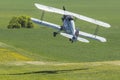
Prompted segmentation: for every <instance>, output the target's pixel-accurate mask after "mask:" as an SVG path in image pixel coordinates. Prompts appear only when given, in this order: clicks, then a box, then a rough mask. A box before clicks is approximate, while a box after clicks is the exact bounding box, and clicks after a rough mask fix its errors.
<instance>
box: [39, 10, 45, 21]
mask: <svg viewBox="0 0 120 80" xmlns="http://www.w3.org/2000/svg"><path fill="white" fill-rule="evenodd" d="M44 14H45V11H42V15H41V18H40V19H41V20H43V18H44Z"/></svg>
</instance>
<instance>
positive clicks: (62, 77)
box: [0, 0, 120, 80]
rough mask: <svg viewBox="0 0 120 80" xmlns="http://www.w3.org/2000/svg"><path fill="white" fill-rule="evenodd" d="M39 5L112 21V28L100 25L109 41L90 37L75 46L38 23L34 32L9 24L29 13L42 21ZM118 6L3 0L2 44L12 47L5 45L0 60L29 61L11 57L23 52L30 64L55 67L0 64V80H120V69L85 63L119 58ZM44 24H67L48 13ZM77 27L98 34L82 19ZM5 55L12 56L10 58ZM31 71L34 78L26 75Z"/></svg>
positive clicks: (104, 1)
mask: <svg viewBox="0 0 120 80" xmlns="http://www.w3.org/2000/svg"><path fill="white" fill-rule="evenodd" d="M35 2H37V3H41V4H44V5H48V6H53V7H57V8H62V6H63V5H64V6H65V7H66V9H67V10H68V11H72V12H76V13H79V14H82V15H85V16H89V17H92V18H95V19H98V20H102V21H105V22H108V23H110V24H111V26H112V27H111V28H109V29H106V28H102V27H101V28H100V30H99V35H100V36H103V37H106V38H107V40H108V42H106V43H100V42H97V41H94V40H91V39H89V40H90V43H89V44H86V43H82V42H76V43H73V44H71V43H70V42H69V41H68V39H67V38H64V37H62V36H59V35H58V36H57V37H56V38H54V37H52V32H53V31H54V30H52V29H49V28H45V27H43V26H41V25H36V24H35V28H34V29H14V30H8V29H7V25H8V22H9V20H10V19H11V18H12V17H13V16H18V15H27V16H31V17H35V18H40V16H41V11H40V10H38V9H37V8H35V6H34V3H35ZM119 4H120V1H119V0H114V1H112V0H50V1H48V0H36V1H34V0H29V1H24V0H17V1H11V0H1V2H0V42H2V43H5V44H6V45H8V46H4V47H3V45H2V46H1V45H0V54H1V55H0V61H1V62H4V61H5V59H6V60H7V61H9V60H11V61H13V60H15V61H22V60H24V59H20V58H18V57H17V59H16V57H15V56H14V57H13V56H12V57H10V56H11V54H10V53H11V52H15V54H14V55H17V54H18V55H19V56H24V57H27V58H30V60H37V61H43V62H44V61H45V62H53V63H51V64H50V65H32V64H25V65H19V66H18V65H14V64H13V65H12V64H9V62H5V63H2V64H0V80H14V79H15V80H119V78H120V77H119V75H120V72H119V71H120V66H119V65H113V64H106V63H102V65H99V66H94V65H95V64H96V63H93V64H90V63H84V62H101V61H116V60H117V61H119V60H120V50H119V48H120V36H119V35H120V31H119V29H120V23H119V21H120V15H119V14H120V10H119V9H120V5H119ZM44 20H47V21H50V22H53V23H56V24H59V25H61V24H62V22H61V15H58V14H53V13H47V12H46V13H45V18H44ZM76 26H77V27H78V28H80V30H82V31H86V32H91V33H94V30H95V26H96V25H93V24H90V23H87V22H84V21H81V20H78V19H77V20H76ZM1 48H2V49H1ZM3 48H4V51H3ZM5 52H6V54H7V55H8V56H7V55H5ZM6 56H7V58H6ZM3 57H4V58H3ZM57 62H61V63H63V62H70V63H74V62H75V63H77V64H74V65H59V66H55V65H56V64H57ZM10 63H14V62H10ZM118 64H119V63H118ZM42 71H51V72H55V71H57V72H58V73H55V74H51V73H50V74H48V73H41V72H42ZM30 72H33V74H25V75H24V74H22V73H30ZM37 72H38V73H37ZM19 73H20V74H22V75H19ZM11 74H18V75H11Z"/></svg>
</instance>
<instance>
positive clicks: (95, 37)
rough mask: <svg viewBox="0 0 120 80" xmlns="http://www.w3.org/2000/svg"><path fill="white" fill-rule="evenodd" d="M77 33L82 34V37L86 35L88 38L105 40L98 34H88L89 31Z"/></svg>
mask: <svg viewBox="0 0 120 80" xmlns="http://www.w3.org/2000/svg"><path fill="white" fill-rule="evenodd" d="M79 35H80V36H84V37H88V38H91V39H95V40H98V41H100V42H106V41H107V40H106V39H105V38H104V37H100V36H97V35H93V34H90V33H86V32H83V31H79Z"/></svg>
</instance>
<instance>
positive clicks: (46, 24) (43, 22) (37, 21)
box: [31, 18, 61, 30]
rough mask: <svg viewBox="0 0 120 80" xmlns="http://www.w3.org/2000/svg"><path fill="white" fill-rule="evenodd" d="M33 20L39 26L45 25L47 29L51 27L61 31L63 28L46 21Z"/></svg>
mask: <svg viewBox="0 0 120 80" xmlns="http://www.w3.org/2000/svg"><path fill="white" fill-rule="evenodd" d="M31 20H32V21H33V22H35V23H37V24H40V25H43V26H47V27H51V28H54V29H57V30H59V29H60V28H61V27H60V26H59V25H57V24H53V23H50V22H46V21H41V20H39V19H36V18H31Z"/></svg>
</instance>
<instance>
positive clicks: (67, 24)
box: [31, 3, 111, 43]
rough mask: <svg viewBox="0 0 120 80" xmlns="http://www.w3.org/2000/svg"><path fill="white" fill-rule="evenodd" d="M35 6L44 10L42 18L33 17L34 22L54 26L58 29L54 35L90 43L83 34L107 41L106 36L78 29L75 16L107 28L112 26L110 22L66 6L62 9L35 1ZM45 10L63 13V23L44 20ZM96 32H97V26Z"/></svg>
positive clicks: (72, 40)
mask: <svg viewBox="0 0 120 80" xmlns="http://www.w3.org/2000/svg"><path fill="white" fill-rule="evenodd" d="M35 6H36V7H37V8H38V9H40V10H43V13H42V16H41V20H39V19H36V18H31V20H32V21H33V22H35V23H37V24H40V25H44V26H47V27H51V28H54V29H56V30H58V31H56V32H53V36H54V37H56V35H57V34H60V35H62V36H64V37H67V38H69V40H70V41H71V42H72V43H73V42H75V41H77V40H78V41H81V42H85V43H89V41H88V40H87V39H85V38H82V36H84V37H87V38H91V39H95V40H98V41H100V42H106V41H107V40H106V39H105V38H103V37H100V36H97V35H96V34H89V33H86V32H83V31H79V30H77V29H76V28H75V23H74V19H73V17H76V18H78V19H80V20H83V21H87V22H90V23H93V24H96V25H97V26H102V27H105V28H109V27H111V26H110V24H108V23H105V22H102V21H99V20H95V19H92V18H89V17H86V16H83V15H79V14H76V13H72V12H69V11H66V10H65V7H63V10H61V9H57V8H53V7H49V6H45V5H41V4H38V3H35ZM44 11H47V12H53V13H58V14H62V15H63V17H62V22H63V25H62V26H60V25H57V24H53V23H50V22H46V21H43V20H42V19H43V15H44ZM96 32H97V28H96Z"/></svg>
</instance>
